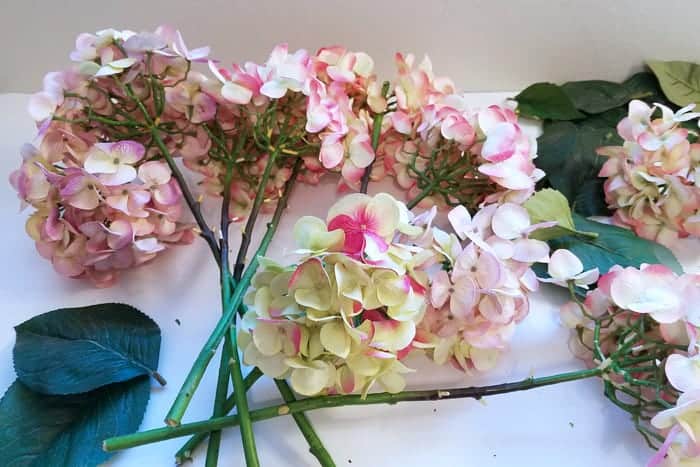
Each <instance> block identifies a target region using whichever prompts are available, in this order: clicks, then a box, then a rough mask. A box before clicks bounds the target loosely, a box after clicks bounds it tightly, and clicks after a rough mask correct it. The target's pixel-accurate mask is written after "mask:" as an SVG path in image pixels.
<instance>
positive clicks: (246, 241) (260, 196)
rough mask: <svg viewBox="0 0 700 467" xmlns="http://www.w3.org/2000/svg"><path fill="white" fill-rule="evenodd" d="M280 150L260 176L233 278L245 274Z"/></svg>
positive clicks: (271, 158)
mask: <svg viewBox="0 0 700 467" xmlns="http://www.w3.org/2000/svg"><path fill="white" fill-rule="evenodd" d="M277 156H278V151H275V152H273V153H272V154H271V155H270V156H269V158H268V159H267V164H265V169H264V170H263V174H262V176H261V177H260V185H259V186H258V191H257V192H256V193H255V199H254V200H253V207H252V208H251V210H250V214H249V215H248V221H247V222H246V225H245V229H243V234H242V236H241V247H240V248H239V250H238V256H236V263H235V264H234V266H233V278H234V279H236V280H240V278H241V275H242V274H243V267H244V266H245V257H246V254H247V253H248V248H249V247H250V241H251V240H252V237H253V228H254V227H255V221H256V220H257V219H258V214H259V213H260V208H262V205H263V202H264V201H265V189H266V188H267V182H268V180H269V179H270V174H271V173H272V167H274V165H275V162H276V160H277Z"/></svg>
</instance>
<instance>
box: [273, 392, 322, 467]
mask: <svg viewBox="0 0 700 467" xmlns="http://www.w3.org/2000/svg"><path fill="white" fill-rule="evenodd" d="M275 385H277V389H278V390H279V392H280V394H281V395H282V399H284V402H285V403H286V404H292V403H294V402H296V398H295V397H294V393H293V392H292V389H291V388H290V387H289V384H288V383H287V382H286V381H285V380H283V379H276V380H275ZM292 417H293V418H294V421H295V422H296V424H297V426H298V427H299V429H300V430H301V433H302V434H303V435H304V438H305V439H306V442H307V443H309V452H310V453H311V454H313V456H314V457H315V458H316V459H318V462H319V464H321V465H322V466H323V467H335V462H333V458H332V457H331V455H330V453H329V452H328V451H327V450H326V447H325V446H324V445H323V442H322V441H321V438H319V437H318V435H317V434H316V431H315V430H314V427H313V425H311V421H310V420H309V418H308V417H307V416H306V414H305V413H304V412H296V413H293V414H292Z"/></svg>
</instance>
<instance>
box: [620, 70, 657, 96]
mask: <svg viewBox="0 0 700 467" xmlns="http://www.w3.org/2000/svg"><path fill="white" fill-rule="evenodd" d="M622 85H623V86H624V87H625V89H627V93H628V95H629V100H632V99H641V100H643V101H646V102H652V103H653V102H659V101H660V100H662V99H664V94H663V92H662V91H661V86H659V80H658V79H656V76H654V74H653V73H649V72H648V71H642V72H639V73H635V74H634V75H632V76H630V77H629V78H627V79H626V80H625V81H624V82H623V83H622Z"/></svg>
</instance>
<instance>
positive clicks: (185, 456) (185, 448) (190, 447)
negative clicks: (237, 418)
mask: <svg viewBox="0 0 700 467" xmlns="http://www.w3.org/2000/svg"><path fill="white" fill-rule="evenodd" d="M226 368H227V369H228V366H227V367H226ZM262 375H263V372H262V371H260V369H259V368H257V367H256V368H253V369H252V370H251V372H250V373H248V375H247V376H246V377H245V379H244V380H243V384H244V386H245V390H246V391H247V390H249V389H250V388H251V387H253V385H254V384H255V383H256V382H257V381H258V380H259V379H260V378H261V377H262ZM235 407H236V399H235V398H234V397H233V395H230V396H229V397H228V399H226V402H224V413H230V412H231V411H232V410H233V409H234V408H235ZM207 436H209V433H208V432H200V433H197V434H196V435H194V436H192V437H191V438H190V439H189V440H187V442H186V443H185V444H183V445H182V447H181V448H180V449H179V450H178V451H177V452H176V453H175V463H176V464H177V465H180V464H183V463H184V462H186V461H188V460H191V459H192V453H193V452H194V450H195V449H197V446H199V445H200V444H201V443H202V441H204V440H205V439H206V438H207Z"/></svg>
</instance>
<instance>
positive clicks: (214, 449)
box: [205, 163, 233, 467]
mask: <svg viewBox="0 0 700 467" xmlns="http://www.w3.org/2000/svg"><path fill="white" fill-rule="evenodd" d="M232 175H233V167H232V166H231V163H229V164H227V166H226V174H225V176H224V191H223V200H222V202H221V246H220V250H221V261H220V262H219V264H220V265H221V268H220V273H221V310H222V312H223V310H224V309H226V307H227V306H228V302H229V300H231V274H230V272H229V244H228V235H229V222H230V221H229V215H228V210H229V205H230V202H231V189H230V188H231V186H230V185H231V178H232ZM226 339H229V337H228V336H226ZM230 358H231V354H230V352H229V346H226V345H225V346H224V347H223V348H222V349H221V363H220V365H219V375H218V379H217V384H216V393H215V396H214V411H213V413H212V416H213V417H220V416H222V415H225V414H226V413H228V412H224V404H225V402H226V394H227V393H228V380H229V375H230V372H229V368H228V365H227V362H228V361H229V359H230ZM220 445H221V431H213V432H212V433H211V435H210V437H209V445H208V447H207V457H206V461H205V465H206V466H207V467H216V465H217V464H218V462H219V447H220Z"/></svg>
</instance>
